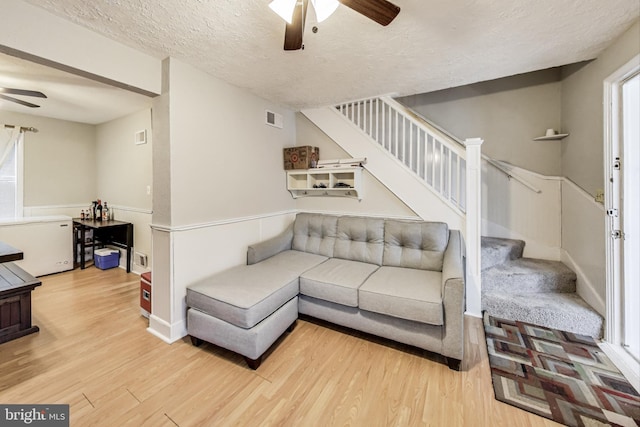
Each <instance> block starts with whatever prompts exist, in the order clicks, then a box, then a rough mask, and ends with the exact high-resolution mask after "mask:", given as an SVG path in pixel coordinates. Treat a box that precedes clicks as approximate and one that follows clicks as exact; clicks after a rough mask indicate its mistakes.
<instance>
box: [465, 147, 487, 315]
mask: <svg viewBox="0 0 640 427" xmlns="http://www.w3.org/2000/svg"><path fill="white" fill-rule="evenodd" d="M483 142H484V140H482V139H481V138H468V139H466V140H465V142H464V144H465V146H466V157H467V158H466V164H467V168H466V176H467V188H466V193H467V194H466V196H467V201H466V255H467V259H466V267H467V271H466V275H467V277H466V284H467V286H466V294H467V313H468V314H470V315H473V316H478V317H479V316H480V315H481V311H482V304H481V293H480V290H481V265H482V264H481V260H480V244H481V242H480V236H481V232H482V151H481V146H482V143H483Z"/></svg>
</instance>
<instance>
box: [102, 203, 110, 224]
mask: <svg viewBox="0 0 640 427" xmlns="http://www.w3.org/2000/svg"><path fill="white" fill-rule="evenodd" d="M109 215H110V212H109V206H107V202H104V209H102V220H103V221H109V220H110V219H111V217H110V216H109Z"/></svg>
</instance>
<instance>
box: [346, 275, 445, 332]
mask: <svg viewBox="0 0 640 427" xmlns="http://www.w3.org/2000/svg"><path fill="white" fill-rule="evenodd" d="M441 288H442V273H439V272H437V271H429V270H417V269H414V268H400V267H385V266H383V267H380V268H379V269H378V270H377V271H376V272H375V273H373V274H372V275H371V277H369V279H367V281H366V282H364V284H363V285H362V286H361V287H360V290H359V291H358V299H359V303H358V306H359V307H360V308H361V309H363V310H368V311H373V312H375V313H381V314H387V315H389V316H394V317H399V318H401V319H407V320H414V321H416V322H423V323H428V324H431V325H442V323H443V322H442V321H443V314H442V294H441Z"/></svg>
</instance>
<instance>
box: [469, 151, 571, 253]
mask: <svg viewBox="0 0 640 427" xmlns="http://www.w3.org/2000/svg"><path fill="white" fill-rule="evenodd" d="M504 167H505V168H506V169H508V171H509V172H508V173H509V174H511V175H513V176H517V177H518V178H520V179H522V180H523V181H525V182H527V183H528V184H530V186H531V187H533V188H535V189H536V190H538V191H539V192H537V191H534V190H532V189H531V188H529V187H527V186H525V185H523V184H522V182H520V181H518V180H516V179H514V178H510V177H509V176H508V175H507V174H506V173H505V172H503V171H501V170H499V169H497V168H496V167H494V166H493V165H491V164H489V163H487V162H486V161H483V162H482V235H483V236H491V237H502V238H507V239H520V240H524V241H526V245H525V251H524V254H525V256H526V257H531V258H541V259H548V260H555V261H559V260H560V258H561V246H562V240H561V230H562V211H561V200H562V181H563V178H561V177H554V176H543V175H540V174H537V173H535V172H530V171H528V170H526V169H522V168H518V167H515V166H511V165H508V164H506V163H504Z"/></svg>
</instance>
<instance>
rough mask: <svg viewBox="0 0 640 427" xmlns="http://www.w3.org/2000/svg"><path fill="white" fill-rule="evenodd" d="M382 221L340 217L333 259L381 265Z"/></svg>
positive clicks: (382, 244)
mask: <svg viewBox="0 0 640 427" xmlns="http://www.w3.org/2000/svg"><path fill="white" fill-rule="evenodd" d="M383 250H384V219H382V218H362V217H353V216H341V217H339V218H338V231H337V233H336V245H335V248H334V251H333V256H334V257H335V258H342V259H348V260H352V261H360V262H367V263H369V264H376V265H382V253H383Z"/></svg>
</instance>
